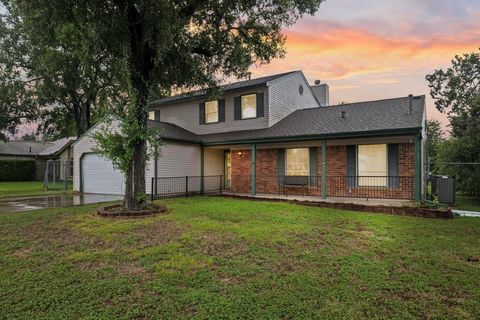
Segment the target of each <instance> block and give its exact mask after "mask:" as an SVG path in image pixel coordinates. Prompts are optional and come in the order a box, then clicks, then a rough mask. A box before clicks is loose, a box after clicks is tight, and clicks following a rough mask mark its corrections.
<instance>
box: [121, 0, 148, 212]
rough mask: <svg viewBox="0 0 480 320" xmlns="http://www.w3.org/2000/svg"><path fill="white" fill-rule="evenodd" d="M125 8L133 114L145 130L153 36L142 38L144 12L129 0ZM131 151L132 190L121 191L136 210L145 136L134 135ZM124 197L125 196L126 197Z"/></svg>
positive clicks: (141, 188) (142, 191) (139, 200)
mask: <svg viewBox="0 0 480 320" xmlns="http://www.w3.org/2000/svg"><path fill="white" fill-rule="evenodd" d="M125 9H126V14H127V16H126V18H127V20H128V22H129V32H130V37H129V38H130V39H129V40H130V68H131V69H130V80H131V84H132V86H133V88H134V90H135V94H136V100H135V117H136V121H137V123H138V124H139V127H140V130H141V131H142V132H143V133H145V135H142V136H143V137H145V136H146V132H147V118H148V117H147V101H148V94H149V92H150V86H151V83H152V70H153V68H154V66H155V64H154V57H155V48H154V44H153V43H155V41H154V40H155V39H150V41H145V36H146V34H145V30H144V27H145V26H144V16H143V15H144V14H145V12H144V11H142V12H139V11H138V10H137V8H136V6H135V5H134V4H133V3H129V4H128V5H127V7H126V8H125ZM134 148H135V152H134V155H133V162H132V174H133V175H132V177H131V178H132V181H131V184H132V189H133V192H132V194H130V195H128V196H127V194H125V198H126V199H125V203H126V206H127V209H128V210H138V209H142V208H143V207H144V206H145V204H146V203H145V202H144V201H142V200H145V199H146V194H145V159H146V151H147V148H146V140H145V138H138V139H137V141H136V142H135V146H134ZM127 198H128V199H127Z"/></svg>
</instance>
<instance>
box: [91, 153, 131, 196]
mask: <svg viewBox="0 0 480 320" xmlns="http://www.w3.org/2000/svg"><path fill="white" fill-rule="evenodd" d="M82 183H83V192H85V193H101V194H123V192H124V182H123V176H122V173H121V172H120V171H119V170H115V169H114V168H113V165H112V163H111V162H110V161H109V160H106V159H104V158H101V157H100V156H98V155H96V154H94V153H91V154H86V155H84V156H83V159H82Z"/></svg>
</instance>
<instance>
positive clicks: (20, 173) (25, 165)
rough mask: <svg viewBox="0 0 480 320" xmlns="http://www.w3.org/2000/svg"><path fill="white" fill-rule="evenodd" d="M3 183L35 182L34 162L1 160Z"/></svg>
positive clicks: (0, 178) (0, 177)
mask: <svg viewBox="0 0 480 320" xmlns="http://www.w3.org/2000/svg"><path fill="white" fill-rule="evenodd" d="M0 180H1V181H31V180H35V161H34V160H0Z"/></svg>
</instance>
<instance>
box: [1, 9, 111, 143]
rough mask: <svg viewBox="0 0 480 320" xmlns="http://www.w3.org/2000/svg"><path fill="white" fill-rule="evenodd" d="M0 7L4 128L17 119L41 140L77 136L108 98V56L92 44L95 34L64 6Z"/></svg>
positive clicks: (109, 77)
mask: <svg viewBox="0 0 480 320" xmlns="http://www.w3.org/2000/svg"><path fill="white" fill-rule="evenodd" d="M0 6H3V8H4V10H5V11H6V13H4V14H2V15H1V16H0V107H1V108H2V109H8V111H9V112H8V115H10V118H13V119H11V120H10V123H11V125H10V129H11V128H12V127H14V126H16V125H18V124H19V123H20V122H21V121H14V120H15V119H18V118H19V116H21V117H22V119H23V120H25V119H27V120H31V121H32V120H36V121H38V123H39V129H40V131H41V132H42V133H43V134H44V137H46V138H50V139H55V138H59V137H65V136H71V135H77V136H80V135H82V134H83V133H84V132H85V131H86V130H87V129H88V128H89V127H90V126H91V124H92V114H93V113H94V109H95V107H96V106H97V105H98V104H99V103H100V102H101V100H102V99H106V97H109V96H114V95H112V94H111V92H108V91H109V90H111V89H112V86H114V84H115V83H114V82H113V81H110V80H112V77H111V72H112V69H111V68H110V67H109V61H108V58H109V57H110V56H109V55H107V54H105V52H104V51H103V50H104V48H101V47H98V46H94V45H92V44H93V43H94V41H92V39H93V38H95V35H94V34H93V33H90V32H88V28H89V26H88V24H86V23H82V24H79V21H78V20H77V19H76V18H75V17H74V16H73V12H72V11H70V10H69V9H68V3H67V2H63V1H57V2H53V1H41V2H37V1H14V0H0ZM62 6H65V8H64V10H62ZM53 15H58V16H61V18H62V21H61V23H59V22H60V21H55V20H54V19H52V16H53Z"/></svg>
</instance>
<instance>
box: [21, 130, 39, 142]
mask: <svg viewBox="0 0 480 320" xmlns="http://www.w3.org/2000/svg"><path fill="white" fill-rule="evenodd" d="M20 140H21V141H38V139H37V135H36V134H35V133H33V132H32V133H26V134H24V135H23V136H22V137H21V138H20Z"/></svg>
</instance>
